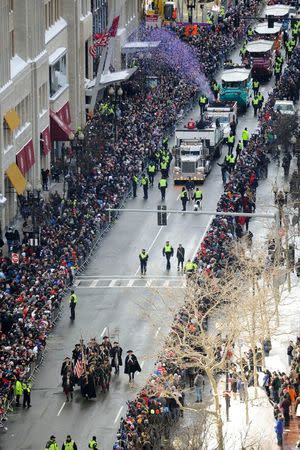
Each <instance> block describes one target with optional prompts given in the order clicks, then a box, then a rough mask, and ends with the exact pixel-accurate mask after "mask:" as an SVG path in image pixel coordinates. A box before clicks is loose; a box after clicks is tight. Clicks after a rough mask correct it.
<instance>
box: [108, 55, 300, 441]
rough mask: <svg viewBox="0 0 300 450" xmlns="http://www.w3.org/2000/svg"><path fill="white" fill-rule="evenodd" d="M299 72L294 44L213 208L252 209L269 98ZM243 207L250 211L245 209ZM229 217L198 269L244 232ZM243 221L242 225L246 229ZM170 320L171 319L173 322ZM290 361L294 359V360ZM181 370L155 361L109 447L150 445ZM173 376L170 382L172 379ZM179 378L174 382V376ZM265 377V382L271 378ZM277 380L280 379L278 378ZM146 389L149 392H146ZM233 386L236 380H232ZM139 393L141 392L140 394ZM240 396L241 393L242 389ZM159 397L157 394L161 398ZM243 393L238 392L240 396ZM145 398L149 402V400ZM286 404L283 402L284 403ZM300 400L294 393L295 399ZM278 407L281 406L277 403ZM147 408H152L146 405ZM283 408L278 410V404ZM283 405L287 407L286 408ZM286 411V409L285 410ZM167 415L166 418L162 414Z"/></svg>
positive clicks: (265, 146)
mask: <svg viewBox="0 0 300 450" xmlns="http://www.w3.org/2000/svg"><path fill="white" fill-rule="evenodd" d="M299 75H300V48H296V50H295V51H294V53H293V56H292V58H291V59H290V61H289V64H288V66H287V67H286V69H285V70H284V73H283V74H282V77H281V79H280V81H279V83H278V84H277V86H276V87H275V89H274V91H273V92H272V93H271V94H270V96H269V99H268V101H267V102H266V105H265V107H264V109H263V111H262V114H261V117H260V122H259V131H258V132H257V133H255V134H253V135H252V136H251V139H250V141H249V143H248V145H247V147H246V148H244V149H243V150H242V152H241V154H240V156H239V158H238V160H237V163H236V166H235V169H234V170H233V171H231V173H230V175H229V179H228V180H227V182H226V184H225V186H224V193H223V194H222V196H221V198H220V200H219V202H218V205H217V210H218V211H226V212H251V211H254V210H255V194H256V188H257V186H258V181H259V179H260V178H263V177H265V176H266V175H267V165H268V161H269V159H268V154H269V152H270V151H271V149H272V146H271V145H269V144H270V142H269V135H270V134H272V133H273V134H274V130H273V128H272V126H273V125H274V119H275V117H276V115H275V113H274V111H273V109H272V107H273V105H274V102H275V98H284V97H286V96H288V97H289V98H297V95H298V90H299V87H300V86H299ZM249 208H251V209H250V211H249ZM240 219H244V218H242V217H241V218H239V219H237V220H235V219H234V218H231V217H224V216H223V217H222V216H218V217H215V218H214V219H213V221H212V224H211V226H210V228H209V230H208V232H207V234H206V236H205V238H204V240H203V242H202V244H201V247H200V249H199V252H198V254H197V256H196V261H197V263H198V266H199V272H200V273H201V272H203V273H206V274H210V275H213V276H215V277H221V276H222V270H223V267H224V264H226V260H228V258H229V257H230V243H231V242H232V240H233V239H235V238H238V239H239V238H241V237H242V236H243V235H244V234H245V233H244V229H245V226H246V223H245V220H240ZM248 225H249V224H247V229H248ZM182 314H183V315H184V308H183V310H182V312H181V313H180V314H179V316H177V317H176V320H181V321H185V322H186V326H193V324H192V317H189V318H188V320H187V321H186V320H185V319H186V317H184V316H182ZM176 320H175V323H176ZM298 360H299V358H298V354H297V358H296V359H295V360H294V362H293V368H294V366H295V367H296V366H297V367H298V366H299V363H298ZM295 361H296V362H295ZM182 374H183V372H182V369H180V368H174V367H172V366H168V364H164V365H162V364H161V363H159V368H158V370H156V371H155V373H154V374H152V375H151V377H150V378H149V380H148V383H147V387H146V388H145V390H143V391H141V393H140V394H139V396H138V397H137V399H136V400H135V401H134V402H132V403H130V407H129V410H128V413H127V416H126V418H125V419H122V421H121V424H120V431H119V434H118V440H117V441H116V444H115V446H114V449H126V450H127V449H139V448H145V449H147V448H149V449H150V448H153V447H152V445H153V442H155V439H156V436H157V432H155V431H154V430H153V426H152V425H150V421H149V418H150V417H151V415H154V414H155V415H156V419H155V424H156V427H157V430H158V433H160V431H159V430H161V429H162V428H163V427H162V424H164V425H165V424H166V421H167V420H168V419H170V418H172V419H176V417H178V415H179V412H178V413H176V414H174V411H173V412H171V408H170V406H169V401H170V398H172V400H174V401H175V402H176V397H178V399H179V398H180V399H181V400H180V402H181V404H182V401H183V396H184V395H183V388H184V385H185V381H184V376H182ZM293 374H294V376H293V377H292V378H290V377H287V376H286V375H284V374H283V375H282V376H281V378H282V383H283V384H282V392H283V395H282V400H283V399H284V395H285V394H286V390H287V389H289V384H290V383H291V382H292V381H291V380H293V384H295V382H294V380H296V382H298V379H299V377H298V372H297V371H296V372H295V368H294V372H293ZM174 377H175V381H174ZM178 377H179V379H180V383H177V381H176V380H178ZM273 378H276V379H277V378H279V377H278V375H277V374H274V376H273ZM273 378H272V377H271V379H270V382H271V383H272V381H273ZM280 384H281V382H280ZM161 386H164V388H165V391H166V390H167V391H168V392H170V389H171V390H174V395H171V396H169V395H167V396H165V397H163V396H161V395H160V387H161ZM242 388H243V386H242V384H241V383H240V384H239V393H240V392H243V389H242ZM148 389H149V391H148ZM237 389H238V380H237ZM145 392H146V393H147V395H145ZM242 395H243V394H242ZM162 397H163V398H162ZM242 398H243V397H242ZM149 402H150V404H149ZM151 402H154V403H155V404H156V405H157V409H156V410H155V409H153V408H152V407H151ZM286 403H287V402H286ZM298 403H300V398H299V402H298ZM283 407H284V405H283V406H281V408H283ZM151 409H152V410H151ZM282 410H283V409H282ZM288 410H289V408H288ZM286 415H287V414H286ZM167 418H168V419H167ZM142 436H146V437H147V439H146V443H144V441H143V438H142Z"/></svg>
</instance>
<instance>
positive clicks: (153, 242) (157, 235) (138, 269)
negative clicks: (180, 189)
mask: <svg viewBox="0 0 300 450" xmlns="http://www.w3.org/2000/svg"><path fill="white" fill-rule="evenodd" d="M179 198H180V193H179V194H178V197H177V198H176V201H178V200H179ZM170 215H171V213H169V214H168V215H167V220H168V218H169V217H170ZM163 228H164V226H161V227H160V229H159V230H158V232H157V233H156V236H155V238H154V239H153V241H152V243H151V244H150V247H149V248H148V250H147V253H149V252H150V250H152V247H153V245H154V244H155V242H156V241H157V238H158V237H159V235H160V233H161V231H162V229H163ZM140 270H141V268H140V266H139V267H138V268H137V270H136V272H135V274H134V275H137V274H138V273H139V271H140Z"/></svg>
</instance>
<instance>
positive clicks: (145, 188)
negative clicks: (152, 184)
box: [141, 174, 149, 200]
mask: <svg viewBox="0 0 300 450" xmlns="http://www.w3.org/2000/svg"><path fill="white" fill-rule="evenodd" d="M141 186H142V187H143V191H144V200H147V199H148V187H149V178H148V177H147V176H146V175H145V174H143V176H142V179H141Z"/></svg>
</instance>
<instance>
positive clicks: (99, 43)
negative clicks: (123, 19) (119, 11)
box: [89, 16, 120, 58]
mask: <svg viewBox="0 0 300 450" xmlns="http://www.w3.org/2000/svg"><path fill="white" fill-rule="evenodd" d="M119 18H120V16H117V17H115V18H114V20H113V21H112V24H111V27H110V29H109V30H108V31H107V32H106V33H103V34H101V33H96V34H95V38H96V40H95V41H94V44H93V45H91V46H90V48H89V53H90V55H92V57H93V58H96V56H97V47H106V46H107V44H108V42H109V39H110V38H111V37H116V35H117V31H118V26H119Z"/></svg>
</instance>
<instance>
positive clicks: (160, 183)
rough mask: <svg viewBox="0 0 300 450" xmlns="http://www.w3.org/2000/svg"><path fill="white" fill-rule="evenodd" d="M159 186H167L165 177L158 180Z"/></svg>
mask: <svg viewBox="0 0 300 450" xmlns="http://www.w3.org/2000/svg"><path fill="white" fill-rule="evenodd" d="M159 187H167V180H166V179H165V178H162V179H161V180H159Z"/></svg>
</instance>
